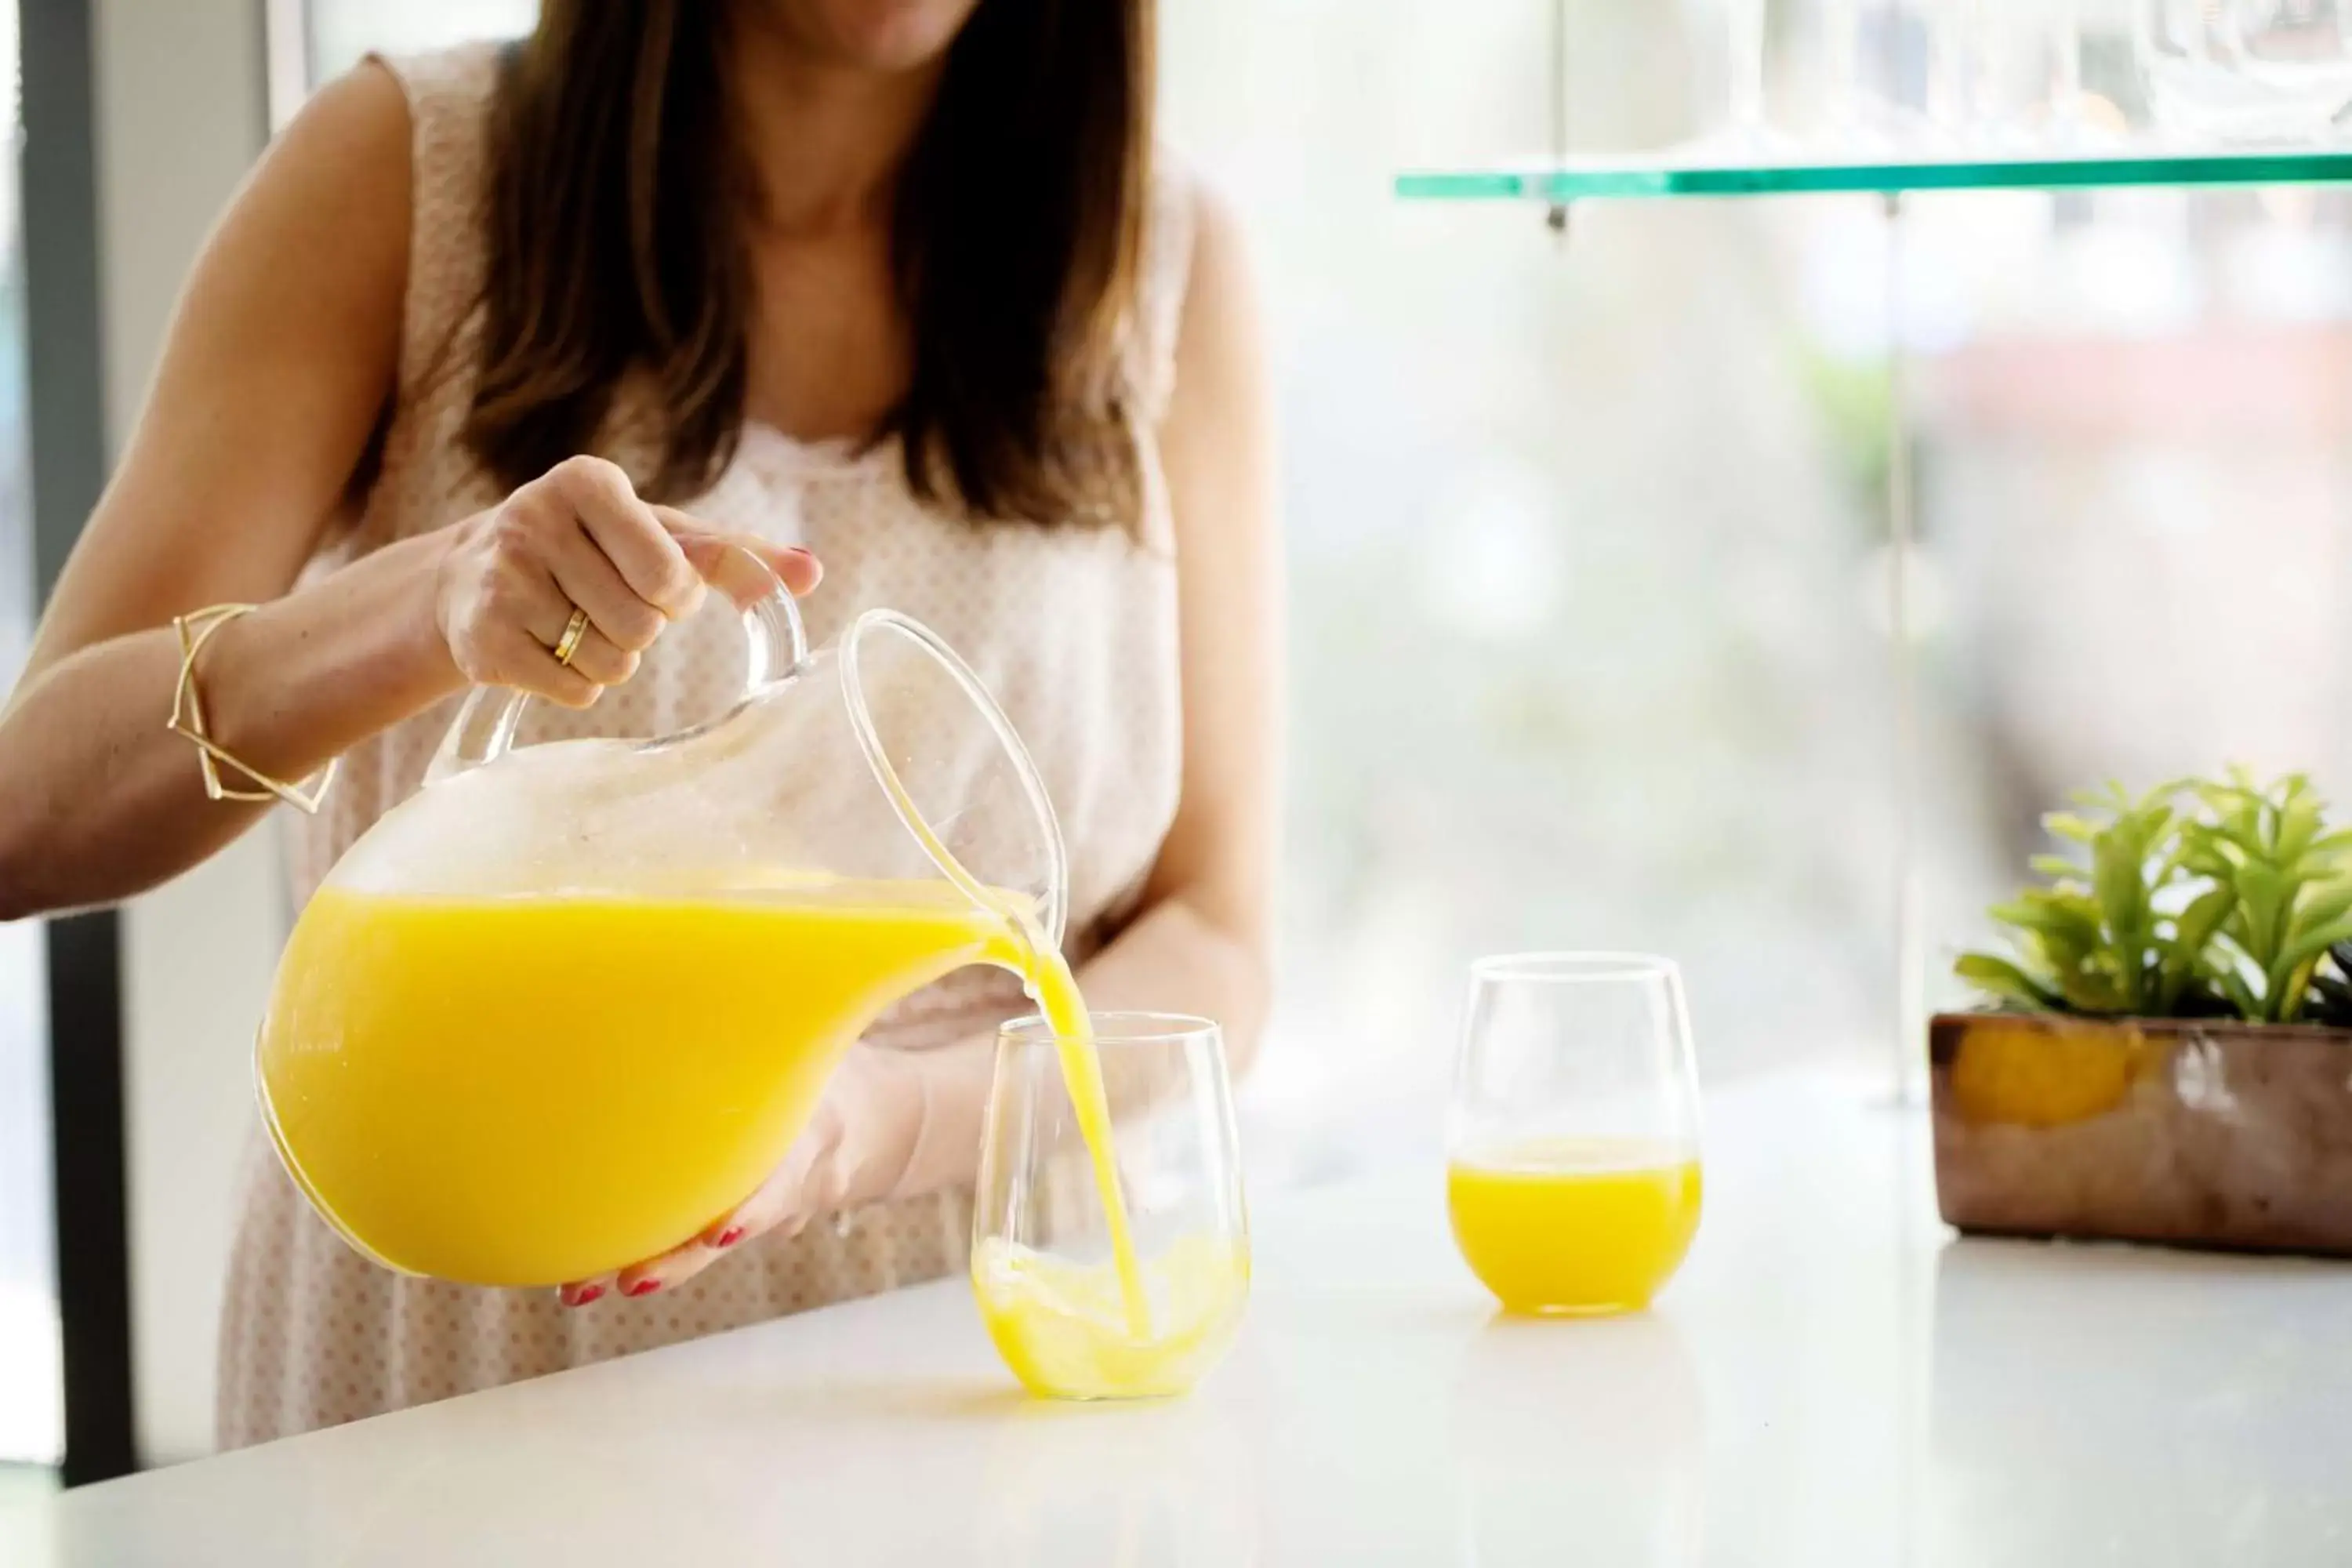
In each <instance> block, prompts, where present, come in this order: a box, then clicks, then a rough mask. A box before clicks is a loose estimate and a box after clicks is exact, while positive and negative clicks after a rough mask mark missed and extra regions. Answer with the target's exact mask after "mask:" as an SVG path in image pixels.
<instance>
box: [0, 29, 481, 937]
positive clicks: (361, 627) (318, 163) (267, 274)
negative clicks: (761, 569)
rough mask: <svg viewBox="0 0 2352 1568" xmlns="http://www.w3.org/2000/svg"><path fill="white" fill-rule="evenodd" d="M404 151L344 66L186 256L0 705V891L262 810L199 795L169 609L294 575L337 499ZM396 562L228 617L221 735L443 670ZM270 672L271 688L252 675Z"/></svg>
mask: <svg viewBox="0 0 2352 1568" xmlns="http://www.w3.org/2000/svg"><path fill="white" fill-rule="evenodd" d="M408 162H409V160H408V111H407V106H406V103H405V101H404V99H403V98H402V95H401V93H400V89H399V88H398V86H397V85H396V84H395V83H394V81H393V80H392V79H390V78H389V77H388V76H386V75H384V74H383V72H381V71H374V70H371V71H365V72H361V73H358V74H356V75H354V76H352V77H351V78H348V79H345V80H343V81H341V82H339V83H337V84H335V85H334V86H333V87H331V88H330V89H327V90H326V91H325V92H323V93H321V94H320V95H319V97H318V99H317V100H314V102H313V103H312V104H311V105H310V107H309V108H308V109H306V110H304V112H303V114H302V115H301V117H300V118H299V120H298V121H296V122H295V124H294V125H293V126H291V127H289V130H288V131H287V133H286V134H285V135H284V136H283V137H282V138H281V139H280V140H279V141H278V143H277V144H276V145H275V146H273V147H272V148H271V149H270V151H269V153H268V155H266V156H265V157H264V158H263V160H262V161H261V163H260V164H259V166H258V167H257V169H256V170H255V172H254V174H253V175H252V177H251V178H250V180H249V181H248V182H247V185H246V186H245V188H244V189H243V190H241V191H240V192H239V193H238V195H237V196H236V200H235V202H234V203H233V205H231V207H230V208H229V211H228V213H227V215H226V217H225V218H224V219H223V220H222V222H221V225H220V226H219V227H218V229H217V230H215V233H214V235H213V236H212V237H211V239H210V240H209V241H208V242H207V244H206V246H205V250H204V253H203V255H202V256H201V257H200V258H198V260H197V263H196V266H195V268H194V272H193V273H192V274H191V276H190V279H189V282H188V286H187V289H186V290H185V292H184V296H183V298H182V300H181V303H180V307H179V309H178V310H177V312H176V313H175V315H174V317H173V322H172V327H171V331H170V332H169V334H168V337H167V339H166V342H165V345H164V349H163V357H162V361H161V363H160V364H159V366H158V369H157V373H156V378H155V384H154V386H153V388H152V392H151V394H150V395H149V399H148V404H147V406H146V408H145V410H144V411H143V412H142V416H141V417H140V420H139V424H138V426H137V427H136V428H135V429H134V431H133V432H132V435H131V440H130V443H129V445H128V447H126V449H125V450H124V452H123V454H122V458H121V463H120V465H119V466H118V468H117V469H116V471H115V474H114V477H113V479H112V480H111V482H110V484H109V485H108V486H107V489H106V493H105V495H104V496H103V497H102V498H101V499H100V502H99V505H98V510H96V511H95V512H94V513H93V514H92V515H91V517H90V520H89V525H88V526H87V527H86V528H85V529H84V530H83V532H82V536H81V539H80V540H79V542H78V543H77V544H76V546H75V548H74V552H73V554H72V557H71V559H70V560H68V563H67V564H66V569H65V571H64V573H63V574H62V575H61V576H60V578H59V580H58V585H57V590H56V593H55V594H54V595H52V596H51V599H50V602H49V606H48V609H47V614H46V615H45V616H43V618H42V622H41V627H40V631H39V634H38V636H37V637H36V639H35V641H34V645H33V650H32V656H31V658H30V660H29V661H28V663H27V664H26V670H25V674H24V676H23V678H22V679H21V680H20V682H19V684H18V686H17V689H16V694H15V696H14V697H13V699H12V700H10V702H9V704H8V707H7V710H6V711H5V717H0V916H16V915H21V914H27V913H34V912H39V911H42V910H51V909H56V908H60V907H64V906H69V905H75V904H84V903H91V902H96V901H100V900H106V899H110V898H115V897H120V896H121V895H122V894H126V893H130V892H133V891H136V890H138V889H142V888H144V887H147V886H151V885H152V884H153V883H155V882H158V881H161V880H163V879H164V878H166V877H168V876H170V875H172V874H173V872H175V871H178V870H181V869H184V868H186V867H187V866H190V865H193V864H194V863H195V862H196V861H197V860H200V859H202V858H204V857H205V855H207V854H210V853H211V852H212V851H213V850H214V849H216V848H218V847H220V846H221V845H223V844H225V843H226V842H227V841H228V840H229V839H230V838H232V837H236V834H237V833H239V832H240V831H242V830H243V829H244V828H245V827H246V826H247V825H248V824H249V823H250V822H252V821H253V820H254V818H255V817H256V816H258V815H259V809H260V808H258V807H256V806H243V805H227V804H226V803H223V804H215V803H212V802H209V801H207V800H206V799H205V795H204V791H203V787H202V783H201V780H200V777H199V774H198V773H197V769H196V766H195V757H194V749H193V748H192V747H191V746H190V744H189V742H187V741H186V740H184V739H183V738H181V737H180V736H177V735H173V734H171V733H170V732H168V731H166V730H165V729H164V727H163V721H164V718H165V716H166V715H167V714H168V713H169V712H170V711H171V703H172V691H173V684H174V682H175V680H176V679H177V676H178V673H179V667H180V652H179V643H178V639H177V637H175V636H174V634H173V632H172V630H171V628H170V626H169V622H170V620H171V617H172V616H174V615H178V614H183V613H184V612H187V611H190V610H194V609H196V608H199V607H201V606H203V605H210V604H215V603H219V602H222V601H226V600H246V601H260V600H268V599H272V598H275V597H276V596H278V595H281V594H283V593H285V591H286V589H287V588H288V586H289V585H290V584H292V582H293V580H294V576H295V574H296V573H297V572H298V571H299V569H300V567H301V564H302V563H303V561H304V560H305V559H306V558H307V557H308V556H309V554H310V551H311V549H312V548H313V546H314V544H315V542H316V541H317V539H318V537H319V534H320V530H321V528H322V527H323V526H324V525H325V524H326V522H327V521H328V520H329V519H330V518H331V516H332V515H333V514H334V512H335V510H336V507H337V505H338V503H339V501H340V500H341V498H342V496H343V494H344V491H345V489H347V487H348V485H349V482H350V479H351V477H352V470H353V468H354V467H355V466H356V465H357V463H358V462H359V459H360V457H361V454H362V451H364V449H365V448H366V446H367V442H368V437H369V435H370V433H371V432H372V431H373V428H374V426H375V425H376V422H377V420H378V419H379V417H380V416H381V415H382V412H383V407H384V405H385V401H386V399H387V398H388V397H389V395H390V394H391V392H392V388H393V384H394V374H395V369H396V361H397V356H398V353H399V341H400V322H401V299H402V294H403V291H404V288H405V285H406V280H407V271H408V259H407V258H408V203H409V195H408V183H409V173H408ZM408 554H409V556H411V557H412V558H413V556H414V555H415V551H414V550H412V551H410V552H408ZM404 564H410V565H412V566H413V561H412V562H409V563H404V562H401V561H394V562H389V563H383V565H382V566H380V567H379V568H378V569H377V570H376V571H374V572H373V573H369V574H361V575H359V576H358V579H357V580H356V581H352V582H349V583H345V584H338V585H337V589H336V591H335V592H334V593H332V594H331V595H324V594H322V595H306V597H307V598H310V599H311V601H312V602H311V603H310V604H309V605H294V604H291V603H289V604H284V605H273V606H271V608H270V609H269V610H268V611H266V612H264V613H263V614H259V615H256V616H252V617H250V618H248V619H247V620H246V621H244V622H240V623H237V624H236V625H234V626H228V627H226V628H225V629H224V630H223V631H222V632H221V633H220V634H219V636H218V637H215V640H214V642H213V643H212V645H211V646H210V647H208V649H207V652H206V658H205V672H204V673H205V680H204V690H205V697H206V699H207V716H208V718H210V720H211V721H212V727H213V730H214V733H215V739H217V740H218V741H219V742H221V743H222V744H223V745H225V746H226V747H227V748H228V749H229V750H230V751H232V752H236V753H237V754H238V755H240V756H245V757H247V759H248V760H250V761H251V762H252V763H254V764H255V765H256V766H257V767H261V768H265V769H267V770H268V771H269V772H271V773H276V774H278V775H279V776H285V777H293V776H299V775H300V774H303V773H309V772H310V771H311V770H312V769H314V768H316V767H317V766H318V765H320V763H323V762H325V761H326V759H327V758H329V757H331V756H332V755H334V753H335V752H336V751H337V750H339V749H340V748H341V746H342V745H347V744H349V743H350V742H352V741H353V740H355V739H357V738H358V737H359V736H360V735H362V734H365V733H367V732H368V731H369V730H370V729H372V728H375V727H380V726H381V724H382V723H383V722H384V721H386V719H387V718H388V717H391V716H396V715H397V714H398V713H399V712H401V711H404V710H409V709H412V708H414V707H415V706H416V705H418V704H420V703H421V702H425V701H430V700H432V699H433V698H434V697H435V696H436V695H438V694H439V693H440V692H442V691H444V690H446V689H447V687H448V684H449V681H450V679H452V677H451V676H449V675H447V674H446V673H444V671H443V670H440V669H436V668H434V667H433V663H432V660H431V658H430V657H429V656H430V653H431V650H430V648H429V647H426V646H425V639H424V638H422V637H418V636H416V635H415V632H416V627H417V626H418V625H419V620H420V617H419V616H417V615H416V614H415V606H414V605H413V604H412V603H409V602H406V601H409V600H411V599H412V597H413V595H414V592H415V583H416V582H417V581H419V580H420V574H417V573H416V572H415V571H414V570H413V569H412V570H409V571H406V572H404V571H402V570H401V567H402V566H403V565H404ZM422 580H425V581H429V574H426V575H425V577H424V578H423V579H422ZM422 624H423V625H424V626H426V627H427V628H429V626H430V625H431V621H430V617H429V616H425V617H423V619H422ZM328 634H332V635H328ZM442 663H443V665H444V666H446V655H445V656H444V658H443V659H442ZM354 674H364V675H365V676H366V677H367V679H360V680H357V681H354V680H353V679H352V677H353V676H354ZM257 677H260V678H262V679H261V681H260V682H257V679H256V678H257ZM260 684H266V685H267V686H268V688H269V689H270V697H269V700H268V702H267V703H266V704H257V703H255V702H253V701H251V700H248V698H249V694H251V693H254V692H255V691H256V690H257V685H260Z"/></svg>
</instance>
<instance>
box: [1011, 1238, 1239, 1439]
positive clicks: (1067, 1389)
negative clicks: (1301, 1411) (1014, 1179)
mask: <svg viewBox="0 0 2352 1568" xmlns="http://www.w3.org/2000/svg"><path fill="white" fill-rule="evenodd" d="M1141 1282H1142V1284H1143V1287H1144V1289H1145V1292H1146V1296H1147V1300H1148V1301H1149V1310H1148V1315H1147V1321H1146V1322H1145V1323H1144V1324H1143V1325H1142V1326H1141V1327H1140V1328H1139V1327H1138V1325H1137V1324H1136V1322H1135V1319H1134V1314H1133V1312H1132V1310H1130V1306H1129V1302H1128V1301H1127V1300H1125V1288H1124V1282H1123V1281H1122V1280H1121V1279H1120V1278H1119V1274H1118V1268H1116V1267H1115V1266H1106V1265H1102V1264H1083V1263H1076V1262H1072V1261H1069V1260H1067V1259H1064V1258H1048V1257H1046V1256H1045V1255H1043V1254H1041V1253H1037V1252H1034V1251H1032V1250H1030V1249H1029V1248H1028V1247H1021V1246H1018V1245H1016V1244H1014V1243H1012V1242H1008V1241H1003V1240H1001V1239H995V1238H992V1239H990V1240H987V1241H984V1242H982V1244H981V1245H980V1246H979V1247H976V1248H975V1249H974V1250H973V1252H972V1258H971V1285H972V1292H973V1294H974V1295H975V1296H976V1297H978V1299H979V1300H980V1314H981V1319H982V1321H983V1322H985V1323H986V1324H987V1325H988V1333H989V1337H990V1338H991V1339H992V1340H994V1341H995V1342H996V1349H997V1352H998V1353H999V1354H1000V1355H1002V1356H1003V1358H1004V1364H1005V1365H1007V1366H1009V1367H1011V1368H1012V1369H1013V1375H1014V1376H1015V1377H1018V1378H1019V1379H1020V1380H1021V1382H1022V1384H1023V1385H1024V1387H1026V1388H1027V1389H1029V1391H1030V1392H1031V1393H1033V1394H1040V1395H1045V1396H1049V1397H1061V1398H1069V1397H1077V1398H1082V1399H1142V1398H1150V1397H1153V1396H1157V1395H1162V1394H1181V1393H1183V1392H1184V1391H1185V1390H1187V1389H1189V1388H1191V1387H1192V1384H1195V1383H1196V1382H1198V1381H1199V1380H1200V1378H1201V1376H1202V1373H1205V1372H1206V1371H1207V1370H1208V1368H1209V1367H1210V1366H1211V1365H1213V1363H1215V1362H1216V1360H1217V1358H1218V1357H1219V1356H1220V1355H1222V1354H1223V1353H1224V1348H1225V1344H1226V1342H1228V1341H1229V1340H1231V1339H1232V1337H1233V1333H1234V1327H1235V1326H1236V1325H1237V1324H1238V1323H1239V1322H1240V1321H1241V1314H1242V1305H1243V1301H1244V1298H1246V1297H1247V1295H1248V1294H1249V1254H1248V1250H1247V1248H1246V1247H1241V1246H1238V1245H1236V1244H1234V1243H1232V1242H1228V1241H1221V1240H1219V1239H1218V1238H1216V1237H1208V1236H1199V1235H1194V1236H1185V1237H1179V1238H1178V1239H1177V1240H1176V1241H1175V1242H1174V1243H1172V1244H1171V1246H1170V1247H1168V1249H1167V1250H1166V1251H1165V1252H1162V1253H1160V1255H1159V1256H1158V1257H1156V1258H1151V1259H1150V1260H1149V1261H1148V1262H1146V1263H1144V1264H1143V1266H1142V1273H1141Z"/></svg>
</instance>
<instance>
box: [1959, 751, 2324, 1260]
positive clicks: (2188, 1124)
mask: <svg viewBox="0 0 2352 1568" xmlns="http://www.w3.org/2000/svg"><path fill="white" fill-rule="evenodd" d="M2081 805H2082V809H2081V810H2079V811H2076V812H2072V813H2059V814H2057V815H2054V816H2051V817H2049V818H2048V819H2047V823H2048V826H2049V828H2050V830H2051V832H2052V833H2053V835H2054V836H2055V837H2057V838H2058V839H2059V840H2061V841H2062V843H2063V844H2064V845H2066V846H2068V847H2069V849H2070V852H2069V853H2067V854H2063V855H2054V856H2040V857H2037V858H2035V859H2034V861H2033V869H2034V870H2035V871H2036V873H2038V874H2039V875H2040V876H2041V878H2042V885H2040V886H2037V887H2033V888H2029V889H2026V890H2025V891H2024V892H2023V893H2021V894H2020V895H2019V897H2018V898H2017V899H2016V900H2014V901H2013V902H2011V903H2007V904H2003V905H2000V906H1999V907H1997V908H1996V909H1994V910H1992V918H1993V919H1994V920H1995V921H1999V922H2000V924H2001V925H2003V926H2005V927H2007V928H2008V931H2009V942H2010V946H2011V952H2010V953H2009V954H2006V955H2000V954H1993V953H1984V952H1972V953H1969V954H1966V955H1964V956H1963V957H1961V958H1960V959H1959V961H1958V963H1957V964H1956V965H1955V972H1956V973H1958V975H1959V976H1960V978H1962V979H1963V980H1966V981H1968V982H1969V984H1971V985H1973V986H1974V987H1976V988H1977V989H1978V990H1979V992H1981V993H1983V994H1984V995H1985V996H1986V998H1987V1000H1988V1002H1989V1003H1990V1007H1989V1009H1988V1010H1987V1011H1983V1012H1977V1013H1967V1014H1948V1015H1944V1016H1938V1017H1937V1018H1936V1019H1935V1020H1934V1022H1933V1025H1932V1026H1931V1030H1930V1038H1929V1059H1930V1063H1931V1067H1932V1072H1933V1079H1932V1081H1933V1086H1934V1118H1935V1137H1936V1192H1937V1203H1938V1205H1939V1206H1940V1207H1941V1209H1942V1211H1943V1215H1944V1218H1945V1219H1946V1220H1947V1221H1948V1222H1949V1223H1951V1224H1952V1225H1955V1226H1958V1227H1959V1228H1960V1229H1962V1230H1967V1231H1985V1232H1997V1233H2007V1234H2022V1235H2036V1236H2076V1237H2116V1238H2124V1239H2130V1240H2137V1241H2156V1242H2168V1243H2175V1244H2179V1245H2189V1246H2211V1247H2247V1248H2259V1249H2263V1250H2285V1251H2307V1252H2326V1253H2336V1254H2347V1255H2352V829H2347V830H2337V831H2332V832H2331V831H2329V830H2328V828H2327V826H2326V822H2325V821H2324V814H2325V809H2326V808H2325V806H2324V804H2323V803H2322V802H2321V800H2320V799H2319V797H2318V795H2316V794H2315V793H2314V792H2313V790H2312V788H2311V785H2310V784H2309V782H2308V781H2307V780H2305V778H2303V777H2301V776H2300V775H2290V776H2288V777H2286V778H2284V779H2281V780H2279V781H2277V782H2276V783H2274V784H2267V785H2265V784H2259V783H2257V782H2256V781H2255V780H2254V779H2253V778H2252V776H2250V775H2249V774H2247V773H2244V772H2243V771H2236V772H2233V773H2231V776H2230V777H2229V778H2228V779H2226V780H2224V781H2220V782H2213V781H2197V780H2189V781H2182V782H2179V783H2173V784H2164V785H2162V786H2160V787H2158V788H2157V789H2154V790H2151V791H2149V792H2148V793H2147V794H2146V795H2140V796H2138V797H2137V798H2135V797H2133V796H2131V795H2127V794H2126V792H2125V791H2123V790H2122V789H2121V788H2119V787H2116V786H2110V787H2109V789H2108V790H2107V792H2106V793H2105V794H2103V795H2095V796H2089V797H2085V798H2084V800H2083V801H2082V803H2081Z"/></svg>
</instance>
